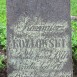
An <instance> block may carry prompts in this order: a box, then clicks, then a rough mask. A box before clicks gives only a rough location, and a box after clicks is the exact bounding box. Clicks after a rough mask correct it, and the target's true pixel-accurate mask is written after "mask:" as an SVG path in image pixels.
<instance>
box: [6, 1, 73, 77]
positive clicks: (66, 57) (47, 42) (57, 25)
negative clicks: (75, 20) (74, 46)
mask: <svg viewBox="0 0 77 77" xmlns="http://www.w3.org/2000/svg"><path fill="white" fill-rule="evenodd" d="M69 3H70V2H69V0H7V45H8V47H7V51H8V53H7V55H8V64H7V67H8V77H73V74H72V73H73V72H72V70H73V69H72V51H71V28H70V8H69Z"/></svg>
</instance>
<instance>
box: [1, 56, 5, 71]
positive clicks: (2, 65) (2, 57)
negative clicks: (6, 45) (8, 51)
mask: <svg viewBox="0 0 77 77" xmlns="http://www.w3.org/2000/svg"><path fill="white" fill-rule="evenodd" d="M3 61H4V55H1V56H0V70H1V69H3V68H4V67H5V64H3Z"/></svg>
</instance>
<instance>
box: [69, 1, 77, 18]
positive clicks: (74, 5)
mask: <svg viewBox="0 0 77 77" xmlns="http://www.w3.org/2000/svg"><path fill="white" fill-rule="evenodd" d="M70 2H71V15H75V16H77V0H70Z"/></svg>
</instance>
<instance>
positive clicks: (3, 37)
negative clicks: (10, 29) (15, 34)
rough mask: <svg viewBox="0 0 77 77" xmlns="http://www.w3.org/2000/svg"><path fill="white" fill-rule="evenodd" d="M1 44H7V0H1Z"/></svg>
mask: <svg viewBox="0 0 77 77" xmlns="http://www.w3.org/2000/svg"><path fill="white" fill-rule="evenodd" d="M0 45H2V46H3V47H5V46H6V0H0Z"/></svg>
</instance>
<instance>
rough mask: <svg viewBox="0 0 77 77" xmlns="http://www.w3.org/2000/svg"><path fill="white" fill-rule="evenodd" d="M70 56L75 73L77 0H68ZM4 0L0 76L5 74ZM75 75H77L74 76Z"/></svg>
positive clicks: (0, 1)
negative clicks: (70, 31)
mask: <svg viewBox="0 0 77 77" xmlns="http://www.w3.org/2000/svg"><path fill="white" fill-rule="evenodd" d="M70 7H71V8H70V15H71V28H72V40H71V42H72V58H73V67H74V75H77V0H70ZM6 23H7V22H6V0H0V77H7V76H6V63H7V61H6ZM76 77H77V76H76Z"/></svg>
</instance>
